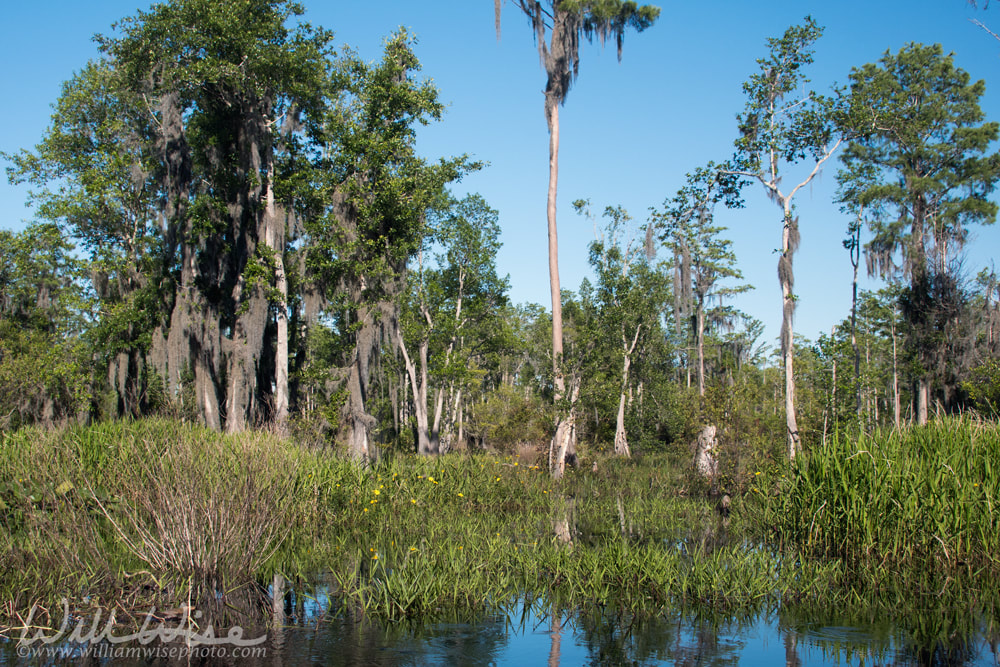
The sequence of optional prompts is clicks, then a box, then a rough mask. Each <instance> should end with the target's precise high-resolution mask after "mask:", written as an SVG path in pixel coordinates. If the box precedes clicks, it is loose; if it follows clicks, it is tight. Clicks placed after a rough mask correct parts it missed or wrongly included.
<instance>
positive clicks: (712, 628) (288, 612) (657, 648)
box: [0, 587, 1000, 667]
mask: <svg viewBox="0 0 1000 667" xmlns="http://www.w3.org/2000/svg"><path fill="white" fill-rule="evenodd" d="M330 608H331V600H330V599H329V598H328V596H327V595H326V594H325V592H324V589H323V588H322V587H321V588H319V589H317V590H316V591H315V592H314V594H313V595H311V596H310V595H298V596H296V595H294V594H290V595H288V596H286V598H285V605H284V608H283V609H281V610H280V611H279V613H280V614H284V615H285V623H284V625H283V626H282V627H280V628H279V629H270V630H267V631H257V632H254V631H250V630H248V631H246V633H245V637H246V638H247V639H250V638H256V637H260V636H263V635H265V634H266V640H264V641H263V642H262V643H260V644H259V645H255V646H254V647H252V648H251V647H247V648H245V649H242V650H243V653H242V654H240V655H238V652H237V651H234V647H233V646H232V645H228V646H227V645H226V644H225V643H222V644H220V646H219V647H217V648H216V650H214V651H212V652H209V651H207V650H204V649H203V650H202V651H201V653H200V654H199V653H195V654H193V655H191V654H185V657H183V658H180V659H177V658H174V659H168V658H167V657H166V656H165V655H164V654H163V653H162V652H161V653H156V652H155V651H153V652H147V653H145V654H141V653H133V654H132V657H131V658H128V657H121V656H122V655H125V654H124V653H120V652H119V653H117V654H116V653H114V652H113V651H112V649H119V650H120V649H121V648H122V645H118V644H115V645H113V646H112V645H111V643H110V642H108V641H107V640H105V641H104V642H102V643H101V644H100V645H97V646H87V645H80V644H77V643H72V642H66V641H62V642H56V643H53V644H51V645H50V646H41V642H35V643H33V644H32V645H31V646H29V647H28V649H40V650H36V651H35V654H34V656H33V657H31V656H29V653H30V651H28V650H26V649H25V648H23V647H22V648H20V649H18V648H17V645H16V644H17V642H16V635H15V637H13V638H10V639H7V640H0V665H2V666H5V667H6V666H7V665H64V664H92V665H119V664H120V665H151V664H155V665H159V664H162V665H167V664H236V665H243V664H246V665H272V666H276V667H279V666H289V667H292V666H298V665H338V666H341V665H342V666H345V667H346V666H352V667H353V666H372V667H403V666H417V665H564V666H566V665H677V666H682V667H695V666H702V665H704V666H726V665H785V666H787V667H802V666H811V665H851V666H853V665H863V666H869V665H871V666H881V665H885V666H888V665H894V666H895V665H919V666H928V667H930V666H935V667H937V666H940V667H945V666H956V667H957V666H959V665H963V666H970V667H973V666H974V667H997V666H998V665H1000V647H998V642H1000V634H998V633H997V631H996V628H995V627H990V624H989V622H988V621H986V620H983V621H982V622H981V623H979V624H978V625H977V626H976V627H975V628H974V629H972V630H971V632H967V633H964V636H959V634H958V633H954V632H949V631H948V627H949V626H948V624H947V623H944V624H943V625H939V626H938V625H935V624H934V622H933V620H932V621H930V622H931V624H932V626H933V627H935V628H940V629H941V631H940V632H937V634H935V630H933V629H932V631H931V633H930V636H932V637H935V638H934V639H932V640H927V639H926V636H928V635H927V627H926V623H927V620H926V619H922V620H917V619H915V621H914V624H912V625H911V626H909V627H907V626H905V625H904V626H899V625H897V626H892V625H889V624H887V623H882V622H880V621H879V620H878V619H871V618H868V619H867V620H865V621H863V622H859V621H858V620H857V619H854V620H847V619H846V618H842V620H841V621H837V620H831V618H833V619H836V618H838V616H837V614H836V612H833V611H831V610H826V611H823V610H819V611H814V612H813V613H812V614H807V613H802V612H801V611H799V612H795V613H794V615H793V614H792V613H790V612H784V611H777V612H771V613H767V614H761V615H758V616H756V617H751V618H745V619H733V618H720V617H713V616H698V615H696V614H689V613H680V612H675V613H668V614H662V615H659V616H655V617H647V618H634V617H631V616H630V615H629V614H627V613H623V612H620V611H613V610H608V609H604V610H591V611H589V612H587V613H576V614H570V613H567V612H565V611H561V612H554V611H553V610H552V608H544V607H541V606H539V605H528V604H524V603H519V604H517V605H514V606H513V608H510V609H508V610H507V611H505V612H494V613H485V614H482V615H480V617H478V618H476V619H474V620H468V619H465V620H451V621H437V622H433V623H423V624H420V625H415V624H407V623H395V624H380V623H376V622H372V621H370V620H349V618H348V617H349V616H351V614H344V613H340V614H337V615H331V614H330V613H329V610H330ZM821 616H823V617H824V618H820V617H821ZM71 628H72V625H71ZM122 632H124V631H122ZM224 634H225V633H224V632H220V633H219V635H220V636H221V635H224ZM67 635H68V633H67ZM919 636H924V637H925V639H916V638H915V637H919ZM127 646H129V647H131V648H133V649H135V650H136V651H141V650H144V649H143V647H141V646H139V644H138V642H131V643H130V644H128V645H127ZM157 647H158V648H159V649H162V648H163V645H162V644H161V643H159V639H156V640H154V641H152V642H150V643H149V644H147V646H146V648H152V649H156V648H157ZM181 648H183V647H181ZM113 655H117V656H119V657H109V656H113ZM138 655H144V657H141V658H137V657H135V656H138ZM176 655H177V653H175V656H176ZM26 656H27V657H26ZM219 656H225V657H219Z"/></svg>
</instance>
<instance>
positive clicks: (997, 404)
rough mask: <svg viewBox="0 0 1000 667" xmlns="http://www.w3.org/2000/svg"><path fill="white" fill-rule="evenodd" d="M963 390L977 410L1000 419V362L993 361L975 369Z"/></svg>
mask: <svg viewBox="0 0 1000 667" xmlns="http://www.w3.org/2000/svg"><path fill="white" fill-rule="evenodd" d="M962 388H963V389H965V391H966V392H967V393H968V394H969V398H970V399H972V401H973V403H975V405H976V408H977V409H978V410H979V411H980V412H982V413H983V414H984V415H987V416H989V417H994V418H995V417H1000V362H998V361H997V360H996V359H991V360H989V361H987V362H986V363H984V364H982V365H981V366H978V367H977V368H974V369H973V370H972V373H971V374H970V377H969V379H968V380H966V381H965V382H963V383H962Z"/></svg>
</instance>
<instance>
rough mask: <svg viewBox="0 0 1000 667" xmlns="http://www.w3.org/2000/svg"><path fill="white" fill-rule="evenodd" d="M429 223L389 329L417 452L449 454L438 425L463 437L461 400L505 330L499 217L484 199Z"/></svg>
mask: <svg viewBox="0 0 1000 667" xmlns="http://www.w3.org/2000/svg"><path fill="white" fill-rule="evenodd" d="M431 218H432V220H433V223H432V226H431V231H430V233H429V234H427V235H426V236H425V244H424V248H423V249H422V250H421V251H420V253H419V254H418V259H417V264H416V266H414V267H413V268H412V269H411V270H410V271H409V275H408V279H409V286H408V294H407V296H406V299H405V303H404V305H403V310H402V313H401V317H400V318H398V319H397V320H396V323H395V326H394V330H393V337H394V341H395V343H396V346H397V348H398V350H399V352H400V354H401V355H402V360H403V364H404V370H405V373H406V376H407V379H408V381H409V387H410V390H411V392H412V396H413V398H412V403H413V412H414V418H415V421H416V428H415V431H416V436H417V443H416V445H417V446H416V450H417V451H418V452H419V453H421V454H436V453H439V452H442V451H447V450H448V449H449V445H450V444H451V441H452V440H453V438H454V437H456V434H449V437H446V438H445V439H444V443H443V444H442V437H441V432H442V419H443V418H444V419H446V420H448V421H450V422H451V425H452V426H454V427H457V429H458V430H459V432H460V431H461V424H462V414H463V412H464V404H463V395H467V393H466V391H467V389H468V388H469V387H468V385H469V384H470V383H473V382H474V381H475V380H476V379H477V378H476V376H477V370H480V371H482V370H484V369H483V365H484V364H482V363H477V362H481V361H482V358H481V355H482V354H483V353H484V352H486V351H488V350H489V348H490V346H491V343H492V342H493V341H494V339H495V338H496V337H497V335H498V334H499V333H501V332H502V330H503V324H502V322H501V319H502V316H503V314H504V313H503V308H504V306H505V305H506V291H507V281H506V279H501V278H500V277H499V276H498V275H497V272H496V253H497V251H498V250H499V248H500V227H499V224H498V222H497V218H498V214H497V212H496V211H495V210H493V209H492V208H490V207H489V205H488V204H487V203H486V201H485V200H484V199H483V198H482V197H481V196H479V195H469V196H466V197H465V198H464V199H462V200H461V201H451V202H450V203H449V205H448V206H447V208H445V209H444V210H442V211H438V212H435V213H433V214H432V216H431ZM435 249H438V252H435ZM432 255H433V257H432ZM411 351H412V352H411ZM432 385H433V387H435V388H436V395H435V396H434V397H433V405H431V403H430V402H429V401H430V399H431V394H430V392H431V391H433V390H434V389H433V388H432ZM431 408H433V412H431ZM446 409H447V412H448V413H450V419H448V418H447V417H446V416H445V411H446ZM457 437H458V438H459V439H460V437H461V436H460V435H457Z"/></svg>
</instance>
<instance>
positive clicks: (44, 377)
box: [0, 223, 91, 428]
mask: <svg viewBox="0 0 1000 667" xmlns="http://www.w3.org/2000/svg"><path fill="white" fill-rule="evenodd" d="M74 250H75V249H74V247H73V246H72V244H71V243H69V241H67V239H66V238H65V237H64V236H63V234H62V233H61V232H60V231H59V229H58V227H56V225H54V224H52V223H36V224H33V225H30V226H29V227H28V228H27V229H25V230H24V231H23V232H20V233H18V234H14V233H11V232H8V231H6V230H0V427H2V428H10V427H17V426H21V425H23V424H31V423H36V422H37V423H41V424H46V425H50V426H51V425H53V424H56V423H61V422H65V421H67V420H70V419H75V418H76V417H77V416H78V414H79V413H80V412H81V411H83V412H84V413H86V411H87V410H88V408H89V402H90V399H91V390H90V386H91V382H90V380H91V378H90V364H89V359H88V358H87V357H88V354H87V352H88V347H89V346H88V344H87V342H88V341H87V340H86V339H85V336H86V333H87V332H86V319H87V317H88V315H89V313H88V310H89V306H90V304H89V302H88V300H87V298H86V295H85V290H84V286H83V280H84V277H85V276H84V271H83V269H84V263H83V262H82V261H80V260H78V259H77V258H76V257H74V252H73V251H74Z"/></svg>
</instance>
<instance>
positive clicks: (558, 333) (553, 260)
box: [545, 97, 574, 478]
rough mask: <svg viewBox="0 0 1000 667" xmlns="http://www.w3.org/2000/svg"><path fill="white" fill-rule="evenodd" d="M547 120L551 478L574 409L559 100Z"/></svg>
mask: <svg viewBox="0 0 1000 667" xmlns="http://www.w3.org/2000/svg"><path fill="white" fill-rule="evenodd" d="M545 111H546V114H545V115H546V120H547V121H548V125H549V190H548V196H547V200H546V209H545V210H546V218H547V222H548V238H549V287H550V292H551V296H552V382H553V389H554V392H553V393H554V397H555V401H556V404H557V408H556V432H555V435H554V436H553V438H552V444H551V445H550V447H549V452H550V453H549V459H550V462H549V471H550V472H551V473H552V476H553V477H556V478H559V477H562V476H563V473H564V472H565V470H566V457H567V455H568V454H569V453H571V452H573V450H574V447H573V443H572V437H571V435H572V431H573V426H574V424H573V419H574V415H573V408H572V407H570V408H569V411H568V413H567V414H562V413H561V410H563V408H562V407H561V406H559V405H558V404H559V402H560V401H562V399H563V398H564V397H565V395H566V380H565V376H564V375H563V368H562V366H563V322H562V290H561V288H560V285H559V236H558V231H557V229H556V190H557V187H558V182H559V102H558V100H550V99H549V98H548V97H547V98H546V101H545Z"/></svg>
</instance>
